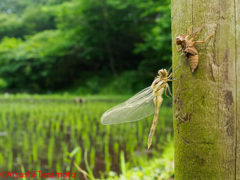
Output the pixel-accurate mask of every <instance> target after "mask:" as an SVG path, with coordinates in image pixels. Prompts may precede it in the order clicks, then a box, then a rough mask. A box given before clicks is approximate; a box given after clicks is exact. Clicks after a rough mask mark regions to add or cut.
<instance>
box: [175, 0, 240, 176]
mask: <svg viewBox="0 0 240 180" xmlns="http://www.w3.org/2000/svg"><path fill="white" fill-rule="evenodd" d="M191 25H193V31H192V32H191V34H190V35H191V36H192V35H193V33H195V32H196V30H197V29H199V28H200V27H202V26H204V28H203V29H202V30H201V31H200V32H199V33H198V34H197V36H196V40H204V39H205V38H206V37H207V36H209V35H210V34H212V33H213V32H214V35H213V36H212V37H211V38H210V39H209V40H207V42H206V43H199V44H196V45H195V47H196V49H197V51H198V53H199V64H198V67H197V69H196V70H195V71H194V72H193V73H192V71H191V68H190V65H189V62H188V61H186V60H185V59H186V56H185V55H182V56H181V52H177V50H176V45H175V39H176V37H177V36H179V35H180V34H184V33H185V34H186V33H187V30H188V28H189V27H190V26H191ZM191 36H190V37H191ZM172 41H173V43H172V47H173V67H174V68H176V67H177V65H179V64H181V66H180V67H179V69H178V70H177V72H176V74H175V75H174V77H177V76H179V75H182V77H181V78H179V79H178V80H176V81H174V82H173V92H174V96H175V97H177V98H179V99H180V100H181V102H182V103H181V104H182V105H181V106H180V105H179V103H178V101H176V100H175V101H174V134H175V179H176V180H181V179H183V180H192V179H204V180H210V179H226V180H231V179H240V136H239V135H240V123H239V121H240V77H239V75H240V1H237V0H235V1H230V0H196V1H192V0H186V1H179V0H172Z"/></svg>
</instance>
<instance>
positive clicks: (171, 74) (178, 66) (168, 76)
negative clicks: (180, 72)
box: [167, 64, 180, 78]
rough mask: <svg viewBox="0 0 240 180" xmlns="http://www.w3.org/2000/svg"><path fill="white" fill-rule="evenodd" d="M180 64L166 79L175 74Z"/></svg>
mask: <svg viewBox="0 0 240 180" xmlns="http://www.w3.org/2000/svg"><path fill="white" fill-rule="evenodd" d="M179 66H180V64H179V65H178V66H177V67H176V69H174V71H173V72H172V73H171V74H170V75H169V76H168V77H167V78H170V77H171V76H172V75H173V73H174V72H176V70H177V69H178V68H179Z"/></svg>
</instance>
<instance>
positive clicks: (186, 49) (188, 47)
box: [176, 26, 213, 72]
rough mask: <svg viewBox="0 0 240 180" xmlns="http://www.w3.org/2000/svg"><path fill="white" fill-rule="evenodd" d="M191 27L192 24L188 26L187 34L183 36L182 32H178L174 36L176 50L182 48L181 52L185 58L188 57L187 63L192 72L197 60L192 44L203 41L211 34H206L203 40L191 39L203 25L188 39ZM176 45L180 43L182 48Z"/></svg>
mask: <svg viewBox="0 0 240 180" xmlns="http://www.w3.org/2000/svg"><path fill="white" fill-rule="evenodd" d="M191 28H192V26H190V28H189V29H188V34H187V36H184V35H183V34H180V35H179V36H178V37H177V38H176V47H177V51H181V50H182V52H183V53H184V54H186V55H187V59H189V63H190V66H191V69H192V72H194V71H195V69H196V68H197V66H198V61H199V57H198V51H197V50H196V48H195V47H194V44H196V43H205V42H206V41H207V40H208V39H209V38H210V37H211V36H212V35H213V34H211V35H210V36H208V37H207V38H206V39H205V40H204V41H193V40H194V38H195V37H196V35H197V33H198V31H200V30H201V29H202V28H203V27H201V28H200V29H198V30H197V31H196V32H195V34H194V35H193V37H192V38H191V39H190V40H188V37H189V35H190V29H191ZM178 45H181V47H182V48H181V49H178Z"/></svg>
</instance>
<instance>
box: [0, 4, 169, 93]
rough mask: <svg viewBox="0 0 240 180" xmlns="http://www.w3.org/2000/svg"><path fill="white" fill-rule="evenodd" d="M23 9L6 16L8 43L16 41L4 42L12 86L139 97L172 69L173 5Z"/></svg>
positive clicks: (3, 31)
mask: <svg viewBox="0 0 240 180" xmlns="http://www.w3.org/2000/svg"><path fill="white" fill-rule="evenodd" d="M9 1H10V0H9ZM9 1H7V0H5V2H9ZM19 3H20V2H19ZM27 5H28V6H27ZM36 5H38V8H35V7H36ZM21 7H22V8H23V9H22V11H19V12H16V13H15V14H14V13H10V14H6V13H5V14H0V22H1V24H2V27H0V37H4V36H8V37H12V38H7V37H5V38H3V39H2V41H1V44H0V65H1V70H0V76H1V77H3V78H4V79H5V80H6V81H7V84H8V88H11V89H22V90H28V89H31V90H32V91H41V90H48V89H51V90H61V89H65V88H67V87H69V86H72V87H73V88H74V89H75V90H77V89H78V90H77V91H79V92H81V93H112V94H114V93H115V94H116V93H132V92H136V91H139V90H140V89H142V88H144V87H146V86H149V85H150V84H149V83H150V82H151V81H152V79H153V78H154V76H156V74H157V70H159V69H160V68H163V67H164V68H168V67H169V66H170V62H171V36H170V34H171V26H170V25H171V23H170V22H171V17H170V1H169V0H164V1H161V2H159V1H155V0H148V1H144V0H134V1H132V0H126V1H116V0H98V1H97V0H81V1H80V0H69V1H67V0H66V1H64V0H62V1H55V0H52V1H46V0H40V1H38V2H30V1H28V0H25V1H23V2H22V3H21ZM18 38H21V39H22V40H20V39H18ZM14 41H15V42H16V43H15V42H14ZM131 83H132V84H131ZM129 84H130V85H129Z"/></svg>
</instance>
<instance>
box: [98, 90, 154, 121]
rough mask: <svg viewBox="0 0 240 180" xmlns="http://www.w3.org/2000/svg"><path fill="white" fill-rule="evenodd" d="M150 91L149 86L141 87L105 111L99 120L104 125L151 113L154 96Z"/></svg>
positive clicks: (139, 117) (131, 119)
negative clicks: (126, 98) (131, 95)
mask: <svg viewBox="0 0 240 180" xmlns="http://www.w3.org/2000/svg"><path fill="white" fill-rule="evenodd" d="M152 92H153V90H152V88H151V87H147V88H145V89H143V90H142V91H140V92H139V93H137V94H136V95H134V96H133V97H131V98H130V99H129V100H127V101H125V102H124V103H121V104H119V105H117V106H115V107H113V108H111V109H109V110H108V111H106V112H105V113H104V114H103V115H102V117H101V122H102V123H103V124H105V125H107V124H118V123H123V122H132V121H137V120H140V119H143V118H144V117H147V116H149V115H151V114H153V113H154V112H155V105H154V102H153V99H154V97H155V96H154V95H153V93H152Z"/></svg>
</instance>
